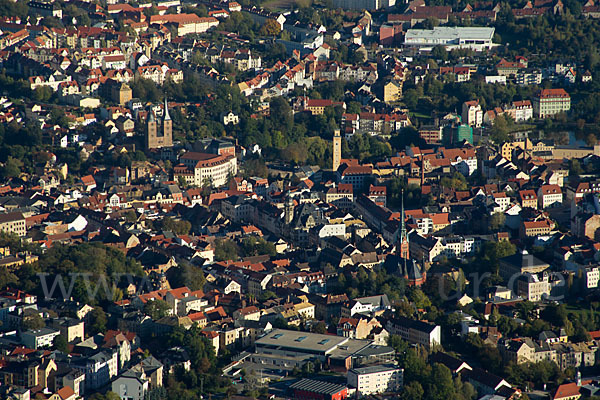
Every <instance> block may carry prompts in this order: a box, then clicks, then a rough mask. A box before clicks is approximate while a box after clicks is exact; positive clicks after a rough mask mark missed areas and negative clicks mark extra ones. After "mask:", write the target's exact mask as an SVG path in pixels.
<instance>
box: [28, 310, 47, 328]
mask: <svg viewBox="0 0 600 400" xmlns="http://www.w3.org/2000/svg"><path fill="white" fill-rule="evenodd" d="M45 326H46V323H45V322H44V319H43V318H42V317H41V316H40V314H38V313H32V314H30V315H27V316H25V317H24V318H23V329H26V330H32V331H35V330H38V329H42V328H43V327H45Z"/></svg>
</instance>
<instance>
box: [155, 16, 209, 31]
mask: <svg viewBox="0 0 600 400" xmlns="http://www.w3.org/2000/svg"><path fill="white" fill-rule="evenodd" d="M150 23H151V24H165V25H172V26H174V27H175V28H176V32H177V36H185V35H188V34H190V33H203V32H206V31H207V30H209V29H210V28H212V27H215V26H218V25H219V20H218V19H216V18H215V17H199V16H197V15H196V14H164V15H152V16H151V17H150Z"/></svg>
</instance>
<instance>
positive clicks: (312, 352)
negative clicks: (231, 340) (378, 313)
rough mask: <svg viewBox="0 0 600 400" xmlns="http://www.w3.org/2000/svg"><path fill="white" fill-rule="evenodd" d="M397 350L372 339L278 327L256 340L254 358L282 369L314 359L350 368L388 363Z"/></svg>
mask: <svg viewBox="0 0 600 400" xmlns="http://www.w3.org/2000/svg"><path fill="white" fill-rule="evenodd" d="M393 359H394V349H392V348H391V347H388V346H378V345H375V344H373V341H371V340H358V339H350V338H347V337H341V336H333V335H321V334H317V333H309V332H298V331H289V330H284V329H276V330H274V331H272V332H270V333H269V334H267V335H265V336H263V337H262V338H260V339H257V340H256V342H255V353H254V354H253V355H252V361H253V362H255V363H258V364H270V365H276V366H278V367H280V368H282V369H285V368H287V369H292V368H294V367H300V366H302V365H304V364H305V363H306V362H308V361H311V360H319V361H321V362H326V363H328V364H329V365H332V366H337V367H345V368H346V369H350V368H353V367H358V366H360V365H368V364H373V363H382V362H389V361H392V360H393Z"/></svg>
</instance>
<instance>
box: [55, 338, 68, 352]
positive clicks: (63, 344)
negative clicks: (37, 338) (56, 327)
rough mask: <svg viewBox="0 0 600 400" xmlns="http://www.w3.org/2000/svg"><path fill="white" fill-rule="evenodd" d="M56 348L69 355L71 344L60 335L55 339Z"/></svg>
mask: <svg viewBox="0 0 600 400" xmlns="http://www.w3.org/2000/svg"><path fill="white" fill-rule="evenodd" d="M54 348H55V349H56V350H58V351H62V352H63V353H69V342H67V338H65V337H64V336H63V335H58V336H57V337H55V338H54Z"/></svg>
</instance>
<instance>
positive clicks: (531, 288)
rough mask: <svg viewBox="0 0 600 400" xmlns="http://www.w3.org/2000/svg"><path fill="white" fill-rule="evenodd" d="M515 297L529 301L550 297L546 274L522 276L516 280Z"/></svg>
mask: <svg viewBox="0 0 600 400" xmlns="http://www.w3.org/2000/svg"><path fill="white" fill-rule="evenodd" d="M517 295H518V296H521V297H522V298H524V299H525V300H529V301H541V300H542V299H543V298H544V297H546V296H549V295H550V281H549V278H548V274H540V275H537V274H524V275H522V276H520V277H519V279H517Z"/></svg>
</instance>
